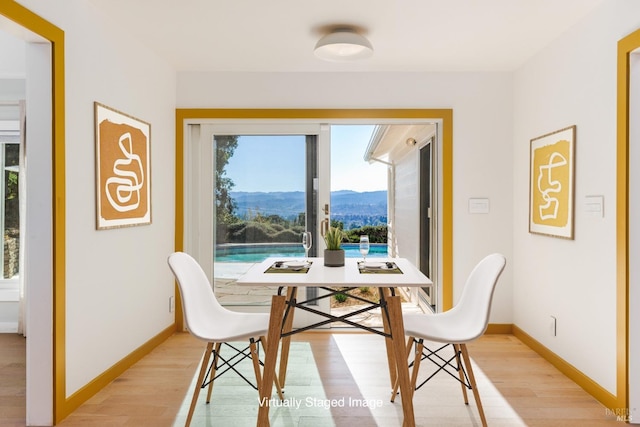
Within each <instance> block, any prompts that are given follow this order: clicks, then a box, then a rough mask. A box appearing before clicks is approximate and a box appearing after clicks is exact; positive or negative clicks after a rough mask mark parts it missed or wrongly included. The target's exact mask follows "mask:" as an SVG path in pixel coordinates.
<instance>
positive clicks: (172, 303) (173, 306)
mask: <svg viewBox="0 0 640 427" xmlns="http://www.w3.org/2000/svg"><path fill="white" fill-rule="evenodd" d="M175 309H176V298H175V297H169V313H173V311H174V310H175Z"/></svg>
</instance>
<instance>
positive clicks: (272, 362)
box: [257, 295, 402, 427]
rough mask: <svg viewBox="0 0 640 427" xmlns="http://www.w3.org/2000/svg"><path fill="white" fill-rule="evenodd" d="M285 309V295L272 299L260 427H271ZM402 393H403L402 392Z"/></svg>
mask: <svg viewBox="0 0 640 427" xmlns="http://www.w3.org/2000/svg"><path fill="white" fill-rule="evenodd" d="M284 307H285V296H284V295H274V296H273V297H271V315H270V318H269V330H268V331H267V345H266V348H265V350H264V368H263V370H262V383H261V384H260V389H259V392H260V393H259V400H258V405H259V408H258V424H257V425H258V427H268V426H269V404H270V400H271V393H272V391H273V380H274V378H275V375H276V361H277V358H278V347H279V345H280V331H281V329H282V317H283V316H284ZM400 392H401V393H402V390H401V391H400Z"/></svg>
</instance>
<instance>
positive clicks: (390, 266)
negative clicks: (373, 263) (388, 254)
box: [358, 261, 404, 274]
mask: <svg viewBox="0 0 640 427" xmlns="http://www.w3.org/2000/svg"><path fill="white" fill-rule="evenodd" d="M384 264H385V266H384V267H379V268H371V267H365V266H364V262H363V261H358V271H360V273H362V274H404V273H402V270H400V267H398V265H397V264H396V263H395V262H385V263H384Z"/></svg>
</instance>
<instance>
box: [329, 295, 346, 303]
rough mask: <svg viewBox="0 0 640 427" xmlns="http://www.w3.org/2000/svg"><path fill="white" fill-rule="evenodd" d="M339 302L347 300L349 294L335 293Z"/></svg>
mask: <svg viewBox="0 0 640 427" xmlns="http://www.w3.org/2000/svg"><path fill="white" fill-rule="evenodd" d="M333 297H334V298H335V299H336V301H338V302H345V301H346V300H347V298H348V297H347V296H346V295H345V294H335V295H334V296H333Z"/></svg>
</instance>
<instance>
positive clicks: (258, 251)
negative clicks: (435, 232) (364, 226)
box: [215, 243, 389, 262]
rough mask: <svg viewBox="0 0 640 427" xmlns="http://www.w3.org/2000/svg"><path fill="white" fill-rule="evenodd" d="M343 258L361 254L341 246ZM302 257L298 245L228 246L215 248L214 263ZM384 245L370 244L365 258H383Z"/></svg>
mask: <svg viewBox="0 0 640 427" xmlns="http://www.w3.org/2000/svg"><path fill="white" fill-rule="evenodd" d="M342 249H344V256H345V257H347V258H361V257H362V254H361V253H360V250H359V245H358V244H357V243H347V244H343V245H342ZM299 256H302V257H304V249H302V245H300V244H277V245H271V244H263V245H228V246H222V245H220V246H218V247H216V255H215V262H261V261H264V260H265V259H266V258H268V257H299ZM387 256H389V255H388V254H387V245H386V243H372V244H371V245H370V247H369V254H368V255H367V257H371V258H376V257H377V258H385V257H387Z"/></svg>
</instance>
